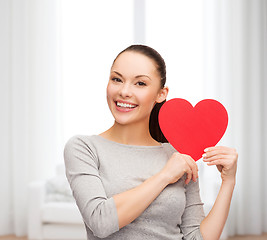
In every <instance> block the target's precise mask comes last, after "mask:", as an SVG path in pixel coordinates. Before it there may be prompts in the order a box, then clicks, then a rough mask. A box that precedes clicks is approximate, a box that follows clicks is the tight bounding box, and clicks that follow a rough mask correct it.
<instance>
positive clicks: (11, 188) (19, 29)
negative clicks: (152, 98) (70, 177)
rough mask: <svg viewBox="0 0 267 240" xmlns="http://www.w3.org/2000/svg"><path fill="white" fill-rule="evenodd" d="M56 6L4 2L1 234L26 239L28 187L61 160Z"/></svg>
mask: <svg viewBox="0 0 267 240" xmlns="http://www.w3.org/2000/svg"><path fill="white" fill-rule="evenodd" d="M58 8H59V1H58V0H46V1H42V0H1V1H0V68H1V69H0V107H1V118H0V133H1V134H0V148H1V149H0V152H1V159H0V163H1V174H0V196H1V198H0V213H1V214H0V235H7V234H16V235H18V236H19V235H26V229H27V221H26V219H27V194H28V183H29V182H30V181H32V180H41V179H44V178H47V177H49V176H52V175H53V174H54V166H55V163H56V162H59V161H62V140H61V125H60V113H61V110H60V107H61V106H60V91H61V90H60V77H59V50H58V49H59V48H58V44H59V33H60V32H59V29H60V28H59V21H58Z"/></svg>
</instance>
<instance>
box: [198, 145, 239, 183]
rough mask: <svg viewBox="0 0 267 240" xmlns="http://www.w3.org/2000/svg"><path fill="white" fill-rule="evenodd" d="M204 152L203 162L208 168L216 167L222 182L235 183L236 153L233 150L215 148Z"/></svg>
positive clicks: (221, 147) (222, 147)
mask: <svg viewBox="0 0 267 240" xmlns="http://www.w3.org/2000/svg"><path fill="white" fill-rule="evenodd" d="M204 151H205V153H204V154H203V155H202V156H203V161H204V162H207V165H209V166H212V165H216V166H217V168H218V170H219V171H220V172H221V178H222V181H223V182H226V181H235V175H236V169H237V158H238V153H237V151H236V150H235V149H234V148H229V147H224V146H216V147H209V148H206V149H205V150H204Z"/></svg>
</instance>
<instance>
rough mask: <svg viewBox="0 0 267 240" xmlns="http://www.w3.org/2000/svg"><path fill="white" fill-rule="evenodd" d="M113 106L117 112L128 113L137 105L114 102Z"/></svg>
mask: <svg viewBox="0 0 267 240" xmlns="http://www.w3.org/2000/svg"><path fill="white" fill-rule="evenodd" d="M115 104H116V108H117V109H118V110H119V111H123V112H129V111H131V110H133V109H135V108H136V107H137V106H138V105H137V104H134V103H130V102H125V101H115Z"/></svg>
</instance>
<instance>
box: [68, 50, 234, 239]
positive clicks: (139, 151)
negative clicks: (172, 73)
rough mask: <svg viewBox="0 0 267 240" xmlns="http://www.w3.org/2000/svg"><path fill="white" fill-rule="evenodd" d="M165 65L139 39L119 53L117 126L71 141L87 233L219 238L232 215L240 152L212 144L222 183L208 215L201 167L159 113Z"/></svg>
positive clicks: (73, 177) (72, 171)
mask: <svg viewBox="0 0 267 240" xmlns="http://www.w3.org/2000/svg"><path fill="white" fill-rule="evenodd" d="M165 81H166V68H165V63H164V60H163V59H162V57H161V56H160V55H159V54H158V53H157V52H156V51H155V50H154V49H152V48H150V47H148V46H144V45H132V46H130V47H128V48H126V49H125V50H124V51H122V52H121V53H120V54H119V55H118V56H117V57H116V59H115V60H114V62H113V65H112V67H111V71H110V78H109V82H108V85H107V102H108V105H109V108H110V111H111V113H112V115H113V117H114V120H115V121H114V124H113V126H112V127H111V128H110V129H108V130H107V131H105V132H103V133H101V134H99V135H92V136H84V135H79V136H74V137H72V138H71V139H70V140H69V141H68V142H67V143H66V146H65V150H64V158H65V165H66V175H67V178H68V181H69V183H70V186H71V189H72V191H73V196H74V198H75V199H76V203H77V205H78V207H79V210H80V212H81V214H82V217H83V220H84V223H85V227H86V231H87V239H90V240H91V239H103V238H104V239H110V240H111V239H112V240H113V239H116V240H119V239H123V240H126V239H130V240H135V239H138V240H139V239H140V240H144V239H151V240H152V239H153V240H155V239H158V240H164V239H166V240H171V239H175V240H178V239H205V240H209V239H210V240H216V239H219V237H220V235H221V232H222V230H223V227H224V224H225V221H226V219H227V216H228V212H229V206H230V202H231V197H232V193H233V190H234V186H235V175H236V168H237V158H238V154H237V152H236V150H235V149H232V148H229V147H223V146H216V147H209V148H208V149H205V153H204V155H203V161H204V162H207V164H208V165H216V166H217V168H218V170H219V171H220V173H221V178H222V185H221V188H220V192H219V194H218V196H217V199H216V201H215V203H214V206H213V208H212V210H211V211H210V213H209V214H208V215H207V216H206V217H205V216H204V212H203V203H202V202H201V199H200V196H199V184H198V168H197V164H196V163H195V161H194V160H193V159H192V158H191V157H190V156H188V155H186V154H181V153H179V152H177V151H176V150H175V149H174V148H173V147H172V146H171V145H170V144H169V143H167V141H166V139H165V138H164V136H163V134H162V133H161V131H160V129H159V126H158V121H157V115H158V111H159V108H160V106H161V105H162V103H164V101H165V100H166V97H167V94H168V88H167V87H165Z"/></svg>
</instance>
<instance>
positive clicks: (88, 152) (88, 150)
mask: <svg viewBox="0 0 267 240" xmlns="http://www.w3.org/2000/svg"><path fill="white" fill-rule="evenodd" d="M94 142H95V140H94V135H74V136H72V137H71V138H69V139H68V141H67V142H66V144H65V146H64V156H65V158H67V157H68V156H75V157H81V158H84V157H85V156H89V157H90V158H93V159H97V151H96V147H95V144H94Z"/></svg>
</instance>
